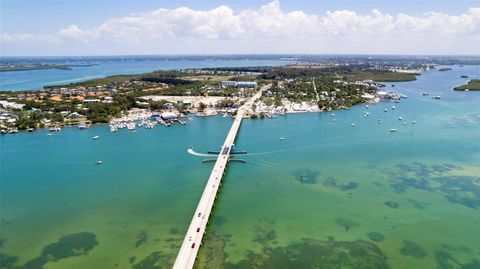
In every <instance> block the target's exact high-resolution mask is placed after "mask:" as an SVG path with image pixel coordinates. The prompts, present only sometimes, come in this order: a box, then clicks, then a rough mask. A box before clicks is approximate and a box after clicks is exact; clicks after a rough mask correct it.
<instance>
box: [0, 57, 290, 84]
mask: <svg viewBox="0 0 480 269" xmlns="http://www.w3.org/2000/svg"><path fill="white" fill-rule="evenodd" d="M74 60H75V59H74ZM82 63H83V62H82ZM88 63H90V64H93V65H91V66H82V67H72V69H71V70H59V69H41V70H29V71H11V72H0V90H3V91H6V90H12V91H20V90H39V89H43V86H46V85H62V84H68V83H72V82H79V81H85V80H89V79H94V78H101V77H107V76H112V75H128V74H140V73H145V72H151V71H155V70H171V69H186V68H207V67H243V66H278V65H286V64H290V63H292V61H287V60H275V59H270V60H260V59H215V58H212V59H211V60H205V59H203V60H189V59H180V60H175V59H173V60H154V59H153V60H142V61H137V60H101V61H92V62H88Z"/></svg>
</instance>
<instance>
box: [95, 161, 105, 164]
mask: <svg viewBox="0 0 480 269" xmlns="http://www.w3.org/2000/svg"><path fill="white" fill-rule="evenodd" d="M102 163H103V162H102V161H96V162H95V164H102Z"/></svg>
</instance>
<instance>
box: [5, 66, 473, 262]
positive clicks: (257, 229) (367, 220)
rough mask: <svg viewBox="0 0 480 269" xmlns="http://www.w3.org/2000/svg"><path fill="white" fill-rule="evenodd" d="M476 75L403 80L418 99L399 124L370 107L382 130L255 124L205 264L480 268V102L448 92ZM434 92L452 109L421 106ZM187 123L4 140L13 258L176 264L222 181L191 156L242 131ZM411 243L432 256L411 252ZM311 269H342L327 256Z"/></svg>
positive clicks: (363, 120) (224, 121)
mask: <svg viewBox="0 0 480 269" xmlns="http://www.w3.org/2000/svg"><path fill="white" fill-rule="evenodd" d="M456 68H458V69H460V68H459V67H456ZM464 68H468V67H464ZM464 70H465V69H462V70H457V69H455V68H454V70H452V71H451V72H452V75H451V77H450V76H448V77H446V78H443V77H439V75H438V74H439V73H443V72H435V73H433V72H432V73H429V72H426V73H424V74H422V76H420V77H419V79H418V80H417V81H415V82H408V83H396V84H395V85H396V86H395V89H396V91H398V92H401V93H404V94H405V95H408V96H409V98H408V99H405V100H401V102H400V103H395V106H396V109H395V110H389V111H388V113H385V112H384V108H385V107H388V108H390V107H391V105H392V104H391V103H390V102H389V101H386V102H379V103H376V104H369V108H368V112H369V113H370V116H369V117H364V114H363V112H364V111H365V105H360V106H354V107H351V108H350V109H349V110H344V109H340V110H336V111H335V112H328V113H295V114H287V115H286V116H284V117H277V118H272V119H265V120H243V121H242V126H241V132H240V133H239V134H240V135H239V136H238V137H237V139H236V143H235V144H238V145H239V146H241V149H242V150H247V151H248V154H244V155H241V156H242V159H245V160H246V161H247V162H246V163H242V164H238V165H237V164H235V165H232V164H233V163H231V165H230V166H229V168H228V172H227V173H226V174H225V175H224V178H223V180H222V187H221V189H220V192H219V193H220V195H218V196H217V198H216V200H215V207H214V209H213V211H212V212H211V215H210V218H209V223H208V226H206V234H205V235H204V237H203V238H202V240H201V241H202V244H201V246H199V245H197V244H196V245H195V248H197V247H199V252H198V253H197V259H196V264H195V266H198V267H199V268H236V267H239V266H240V265H242V264H247V267H249V266H250V264H249V261H251V260H252V259H251V258H252V255H253V257H256V258H258V259H259V260H261V261H262V262H265V263H268V262H270V261H274V260H280V261H282V262H283V260H282V257H284V256H285V255H284V253H292V257H293V258H294V259H297V260H298V258H299V257H301V256H300V255H303V254H305V252H304V251H305V250H307V249H311V250H312V251H314V252H315V253H322V251H325V248H327V247H328V249H329V250H331V251H338V252H340V253H341V252H342V251H345V249H351V250H358V251H363V250H372V249H373V250H375V251H374V252H371V254H372V256H370V259H371V260H372V259H373V260H374V261H376V262H378V263H379V264H381V265H388V266H389V267H390V268H392V269H403V268H417V267H419V266H421V267H422V268H436V267H437V266H439V264H442V262H443V264H445V259H444V257H447V256H448V257H453V258H454V259H455V260H456V261H457V262H458V263H459V264H463V265H466V264H469V263H471V262H472V261H473V260H474V259H478V257H479V250H478V248H476V247H475V246H476V245H477V244H476V243H477V242H476V241H477V240H476V238H477V237H478V236H477V235H478V232H479V231H478V225H477V224H478V222H479V221H480V219H479V218H478V214H477V211H478V202H477V201H478V198H477V196H475V193H477V191H478V188H477V182H478V174H479V173H480V171H479V168H478V163H479V162H480V160H479V158H478V150H479V148H478V147H477V146H476V141H477V140H478V133H479V119H478V116H477V115H476V114H477V111H478V102H479V101H480V100H479V97H480V96H478V95H475V93H474V92H468V93H465V92H451V91H450V89H449V87H450V85H458V84H459V81H458V79H459V76H458V75H457V74H459V73H463V72H466V71H464ZM472 70H473V69H472ZM455 72H457V73H455ZM443 74H446V73H443ZM455 76H456V77H458V79H456V78H454V77H455ZM421 85H424V87H425V88H428V89H431V90H429V92H430V93H431V95H442V97H443V98H442V99H441V100H432V99H431V98H425V97H422V95H421V94H420V93H419V92H418V91H419V89H421V87H420V86H421ZM472 93H473V94H472ZM332 113H334V114H335V117H332V116H331V114H332ZM399 116H401V117H402V120H401V121H400V120H398V117H399ZM332 118H334V119H336V121H335V122H334V121H332ZM379 118H380V119H381V122H382V124H378V119H379ZM182 120H184V121H186V122H187V125H186V126H181V125H180V124H176V123H175V124H173V125H171V127H170V128H163V126H157V127H155V128H153V129H146V128H143V127H139V126H138V123H137V124H136V128H135V130H136V131H137V132H136V133H132V131H128V130H127V128H126V127H124V129H123V130H121V131H120V130H119V131H117V132H113V133H112V132H110V127H109V126H108V125H92V126H91V127H90V128H89V129H85V130H78V128H76V127H68V126H67V127H64V128H62V129H61V131H60V132H49V131H48V129H39V130H36V131H34V132H31V133H27V132H19V133H17V134H15V135H4V136H1V137H0V143H1V148H2V151H1V152H0V154H1V158H2V159H1V160H2V165H3V166H2V167H7V168H6V169H1V171H0V175H1V178H2V190H3V192H2V197H1V199H2V200H1V202H2V221H1V222H0V225H1V230H2V236H1V239H2V240H3V241H4V244H3V247H2V250H1V252H2V254H5V255H8V256H9V257H17V260H16V266H23V265H25V264H26V263H28V262H30V261H35V260H36V261H38V260H40V259H39V257H40V258H42V257H43V256H41V255H42V252H43V251H47V250H50V249H51V247H49V246H50V245H52V244H56V242H59V241H60V242H63V241H62V240H69V239H70V238H72V237H73V238H81V239H82V240H79V241H77V242H83V243H79V245H75V247H76V248H78V249H88V255H77V256H68V255H67V256H63V258H62V259H60V260H59V261H56V262H53V261H49V262H48V263H46V264H45V266H44V267H45V268H46V267H47V266H48V268H52V269H57V268H58V269H60V268H62V269H63V268H114V267H115V265H116V264H118V265H117V266H116V267H118V268H122V267H123V268H135V267H136V268H138V266H141V265H145V264H155V263H157V264H166V265H167V266H168V267H172V266H173V264H174V262H175V259H176V257H177V255H178V251H179V250H180V248H181V245H182V243H183V241H184V239H185V238H186V237H185V236H186V234H187V232H188V231H189V225H190V221H191V220H192V215H193V214H194V213H196V212H197V211H196V210H197V206H198V202H199V196H200V195H201V193H202V191H204V189H205V186H206V184H207V179H208V178H209V175H210V174H211V171H212V166H213V164H212V163H206V164H203V163H202V160H204V159H210V158H215V157H207V156H194V155H192V154H188V153H186V152H185V149H187V148H188V147H190V146H192V145H193V146H194V147H195V149H196V150H198V151H199V152H207V151H209V150H210V151H213V152H215V149H218V148H219V145H222V143H224V141H225V137H226V136H227V132H228V130H229V128H230V127H231V124H232V119H231V118H230V117H226V118H224V117H223V116H221V115H218V116H213V117H206V118H202V117H200V118H197V117H193V118H192V120H188V118H185V119H182ZM413 121H415V123H413ZM403 122H408V123H410V122H412V124H407V125H403ZM352 123H355V124H356V126H355V127H354V128H351V127H350V125H351V124H352ZM452 126H455V128H452ZM391 128H393V129H397V132H393V133H391V132H390V131H389V129H391ZM47 134H49V135H50V136H47ZM207 134H208V135H207ZM95 135H98V136H99V137H100V139H98V140H97V141H95V142H94V141H92V137H93V136H95ZM281 138H286V139H283V140H282V139H281ZM32 148H35V149H36V150H35V151H33V150H32ZM221 151H222V150H219V152H221ZM173 159H174V160H176V161H175V162H172V161H171V160H173ZM97 161H101V164H96V162H97ZM53 164H55V165H53ZM132 167H134V169H132ZM187 168H188V169H187ZM420 183H421V184H420ZM447 197H451V198H450V199H448V198H447ZM245 212H248V214H246V213H245ZM300 216H302V217H300ZM32 223H33V224H35V225H32ZM459 224H460V225H461V227H462V229H460V230H459V229H457V228H455V227H458V225H459ZM294 228H295V229H294ZM194 232H196V230H194ZM439 234H441V235H442V236H438V235H439ZM145 238H146V239H145ZM187 238H188V237H187ZM302 238H303V239H302ZM332 238H333V239H334V240H332ZM372 238H373V239H372ZM192 239H193V238H192ZM374 240H377V241H374ZM379 240H380V241H379ZM405 241H407V243H405ZM31 242H36V243H35V244H32V243H31ZM412 245H413V246H415V247H417V249H418V247H419V248H420V249H422V250H423V251H424V252H425V253H426V255H425V256H423V257H419V258H417V257H413V256H411V255H408V253H409V252H405V251H404V252H402V251H401V250H402V249H406V248H408V247H411V246H412ZM54 246H56V245H54ZM464 246H470V248H469V250H468V251H467V250H465V249H464V248H463V247H464ZM190 248H191V245H190ZM44 249H46V250H44ZM60 250H61V251H63V252H62V253H66V252H65V251H64V250H65V249H64V248H61V249H60ZM270 250H273V251H270ZM118 253H122V255H120V256H119V255H118ZM248 253H251V254H248ZM404 253H407V254H404ZM436 253H444V256H442V257H439V256H438V255H437V254H436ZM212 255H215V257H218V259H211V257H212ZM133 257H134V258H133ZM384 257H388V259H385V258H384ZM350 259H353V260H350ZM371 260H370V261H371ZM303 261H304V262H305V263H306V264H317V263H318V262H319V261H321V262H322V263H324V264H329V265H331V266H334V265H335V263H336V262H338V261H336V260H330V261H327V260H322V259H321V258H320V256H319V255H315V256H311V258H308V259H303ZM349 261H351V262H357V263H360V262H364V261H365V260H363V259H362V258H361V257H353V258H352V257H349ZM285 262H287V261H285ZM446 263H447V265H448V264H451V260H447V261H446ZM218 264H221V266H218ZM286 264H288V263H286ZM266 268H272V269H273V268H275V269H278V266H275V265H274V266H270V267H268V266H267V267H266Z"/></svg>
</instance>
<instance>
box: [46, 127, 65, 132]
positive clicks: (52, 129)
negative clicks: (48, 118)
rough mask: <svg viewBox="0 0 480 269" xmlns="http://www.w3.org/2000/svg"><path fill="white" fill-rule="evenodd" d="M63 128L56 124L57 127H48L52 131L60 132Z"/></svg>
mask: <svg viewBox="0 0 480 269" xmlns="http://www.w3.org/2000/svg"><path fill="white" fill-rule="evenodd" d="M61 130H62V128H60V127H58V126H55V127H52V128H50V129H48V131H50V132H60V131H61Z"/></svg>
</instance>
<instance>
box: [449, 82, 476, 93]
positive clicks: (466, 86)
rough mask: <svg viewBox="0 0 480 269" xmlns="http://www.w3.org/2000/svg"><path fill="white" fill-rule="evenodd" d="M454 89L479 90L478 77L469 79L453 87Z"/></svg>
mask: <svg viewBox="0 0 480 269" xmlns="http://www.w3.org/2000/svg"><path fill="white" fill-rule="evenodd" d="M453 89H454V90H455V91H480V79H471V80H470V81H469V82H468V83H467V84H464V85H461V86H458V87H455V88H453Z"/></svg>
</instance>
